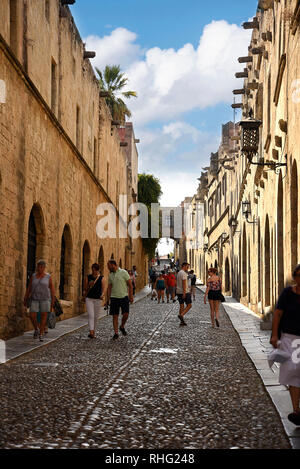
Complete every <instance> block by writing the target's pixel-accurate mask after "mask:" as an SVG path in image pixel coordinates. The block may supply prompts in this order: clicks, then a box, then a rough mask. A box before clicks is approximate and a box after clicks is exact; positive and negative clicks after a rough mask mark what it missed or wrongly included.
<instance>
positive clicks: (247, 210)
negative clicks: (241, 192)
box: [242, 200, 256, 224]
mask: <svg viewBox="0 0 300 469" xmlns="http://www.w3.org/2000/svg"><path fill="white" fill-rule="evenodd" d="M242 213H243V215H244V217H245V218H246V221H247V222H248V223H251V224H253V223H256V219H255V218H254V219H253V221H250V220H249V216H250V215H251V204H250V202H249V201H248V200H246V201H244V202H242Z"/></svg>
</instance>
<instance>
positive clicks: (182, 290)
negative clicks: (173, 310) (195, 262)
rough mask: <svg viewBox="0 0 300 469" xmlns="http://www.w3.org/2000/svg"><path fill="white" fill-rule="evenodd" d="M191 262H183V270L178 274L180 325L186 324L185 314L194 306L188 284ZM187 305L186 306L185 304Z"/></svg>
mask: <svg viewBox="0 0 300 469" xmlns="http://www.w3.org/2000/svg"><path fill="white" fill-rule="evenodd" d="M189 266H190V264H188V263H187V262H184V263H183V264H182V268H181V270H180V271H179V272H178V274H177V287H176V293H177V298H178V301H179V305H180V306H179V315H178V318H179V319H180V325H181V326H186V322H185V321H184V316H185V315H186V314H187V312H188V311H189V310H190V309H191V307H192V298H191V294H190V292H189V286H188V270H189ZM184 305H186V306H184Z"/></svg>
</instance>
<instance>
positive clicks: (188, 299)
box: [177, 293, 192, 305]
mask: <svg viewBox="0 0 300 469" xmlns="http://www.w3.org/2000/svg"><path fill="white" fill-rule="evenodd" d="M177 298H178V301H179V304H180V305H184V303H185V304H186V305H191V304H192V297H191V294H190V293H186V295H185V298H184V299H183V295H182V294H179V295H177Z"/></svg>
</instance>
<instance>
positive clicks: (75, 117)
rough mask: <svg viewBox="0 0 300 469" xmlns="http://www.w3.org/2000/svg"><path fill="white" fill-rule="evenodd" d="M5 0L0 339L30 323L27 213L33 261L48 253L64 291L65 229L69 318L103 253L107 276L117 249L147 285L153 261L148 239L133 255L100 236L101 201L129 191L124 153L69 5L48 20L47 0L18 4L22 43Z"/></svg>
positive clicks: (0, 24) (0, 50) (0, 68)
mask: <svg viewBox="0 0 300 469" xmlns="http://www.w3.org/2000/svg"><path fill="white" fill-rule="evenodd" d="M2 3H3V9H2ZM2 3H1V9H2V12H3V14H1V17H0V80H3V81H4V83H5V87H6V99H5V102H4V103H2V104H0V148H1V150H0V152H1V158H0V224H1V230H0V250H1V258H0V278H1V281H0V338H8V337H12V336H14V335H17V334H20V333H22V332H23V331H24V330H26V329H28V328H30V323H29V321H28V319H26V317H25V314H24V307H23V306H22V300H23V297H24V293H25V288H26V281H27V268H28V262H27V254H28V239H29V219H30V215H31V217H32V218H33V220H34V224H35V229H36V234H35V239H36V259H39V258H44V259H46V261H47V263H48V266H47V269H48V271H49V272H50V273H51V274H52V276H53V280H54V286H55V291H56V295H57V296H58V297H59V296H60V295H59V285H60V283H61V278H60V271H61V253H62V237H64V242H65V259H64V268H65V282H64V291H63V297H64V300H65V302H63V306H64V307H65V311H66V314H65V317H70V316H72V315H75V314H79V313H80V312H82V304H81V303H80V297H81V294H82V275H83V274H84V275H85V274H86V273H87V272H88V271H89V269H90V265H91V263H93V262H97V261H99V262H100V264H101V268H102V270H103V271H104V273H105V275H107V268H106V262H107V261H108V260H109V259H110V258H111V256H112V255H113V257H114V259H116V260H117V262H119V260H120V261H121V263H122V267H127V268H131V267H132V265H133V264H136V265H137V269H138V271H139V272H140V277H139V283H138V287H139V288H142V287H143V286H144V285H145V282H146V268H145V262H146V261H145V256H144V253H143V250H142V243H141V240H136V241H135V246H134V252H135V255H134V256H133V255H130V257H129V258H128V257H126V245H127V244H128V239H109V238H106V239H102V240H101V239H99V238H98V237H97V235H96V225H97V221H98V220H99V216H97V215H96V209H97V206H98V205H99V204H100V203H113V204H114V205H115V206H116V208H117V209H118V199H119V194H126V193H127V159H126V154H125V152H124V149H123V148H121V147H120V140H119V136H118V132H117V131H116V129H114V128H113V127H112V125H111V115H110V113H109V110H108V108H107V106H106V104H105V100H104V99H103V98H99V88H98V85H97V80H96V78H95V76H94V73H93V70H92V67H91V64H90V62H89V61H88V60H86V59H83V53H84V45H83V43H82V41H81V39H80V36H79V34H78V31H77V29H76V26H75V24H74V21H73V18H72V17H71V14H70V12H69V9H68V8H65V7H64V8H62V7H61V6H60V3H59V2H58V1H56V0H55V1H51V2H50V11H49V17H48V18H47V17H46V16H45V10H44V8H43V5H44V2H41V1H40V0H30V1H24V2H16V9H17V12H18V14H17V22H18V24H20V27H19V29H18V35H17V46H16V47H15V45H14V44H13V43H12V41H11V38H12V36H11V34H10V31H9V28H10V13H9V5H10V4H12V3H13V2H9V1H6V0H5V1H4V2H2ZM24 38H25V39H26V40H25V39H24ZM24 49H25V51H24ZM54 63H55V64H56V65H55V66H53V68H52V66H51V64H54ZM55 67H56V70H55ZM53 70H54V72H53ZM52 72H53V74H52V75H51V73H52ZM51 76H52V78H51ZM53 76H54V77H55V78H56V80H55V79H53ZM53 86H54V87H55V86H56V90H55V89H53V88H52V87H53ZM78 109H79V112H78ZM117 218H119V216H117ZM83 252H84V254H83ZM133 260H134V262H133ZM132 262H133V263H132ZM83 264H84V266H83Z"/></svg>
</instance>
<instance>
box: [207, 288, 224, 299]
mask: <svg viewBox="0 0 300 469" xmlns="http://www.w3.org/2000/svg"><path fill="white" fill-rule="evenodd" d="M207 298H208V299H209V300H213V301H221V290H209V292H208V295H207Z"/></svg>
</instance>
